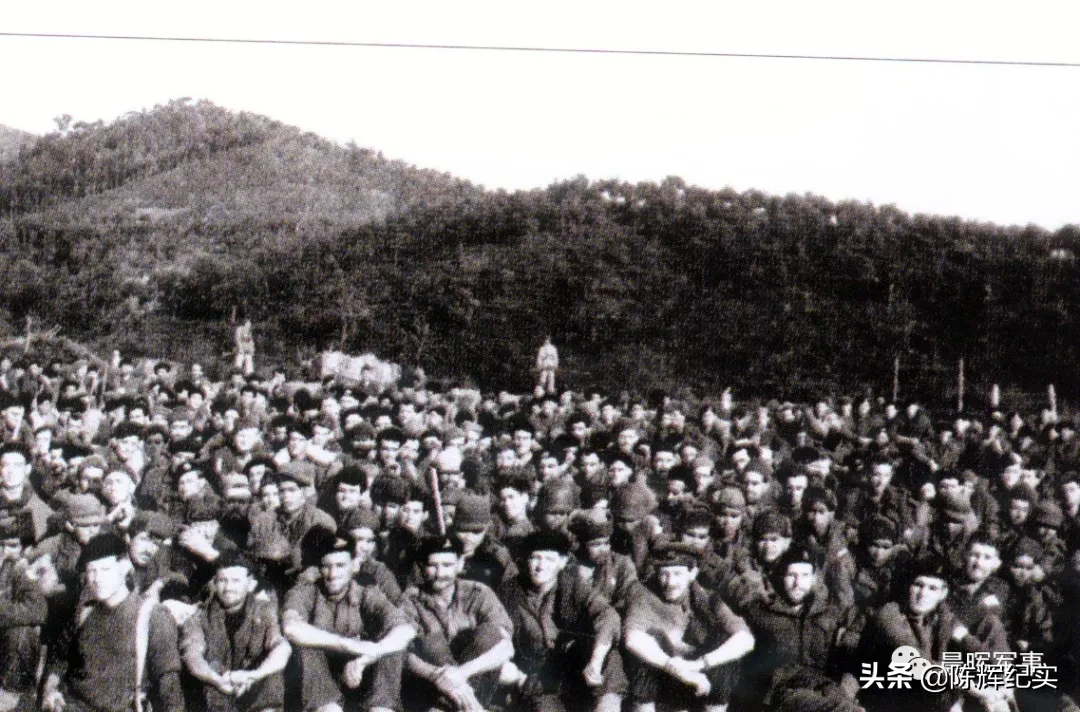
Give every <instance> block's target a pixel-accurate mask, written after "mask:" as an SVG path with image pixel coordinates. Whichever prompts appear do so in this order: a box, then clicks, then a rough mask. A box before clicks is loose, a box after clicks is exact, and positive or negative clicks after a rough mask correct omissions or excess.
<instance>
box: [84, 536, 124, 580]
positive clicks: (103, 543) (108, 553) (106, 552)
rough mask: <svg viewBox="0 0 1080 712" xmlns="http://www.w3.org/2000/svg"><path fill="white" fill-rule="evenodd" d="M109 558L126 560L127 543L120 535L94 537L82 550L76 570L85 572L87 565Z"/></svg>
mask: <svg viewBox="0 0 1080 712" xmlns="http://www.w3.org/2000/svg"><path fill="white" fill-rule="evenodd" d="M109 557H114V558H117V559H123V558H126V557H127V543H126V542H125V541H124V539H123V537H121V536H120V535H119V534H113V533H111V532H109V533H105V534H97V535H95V536H93V537H92V538H91V539H90V541H88V542H86V546H84V547H83V548H82V551H81V552H80V553H79V560H78V562H77V563H76V569H77V570H79V571H85V570H86V566H87V564H89V563H91V562H93V561H97V560H98V559H106V558H109Z"/></svg>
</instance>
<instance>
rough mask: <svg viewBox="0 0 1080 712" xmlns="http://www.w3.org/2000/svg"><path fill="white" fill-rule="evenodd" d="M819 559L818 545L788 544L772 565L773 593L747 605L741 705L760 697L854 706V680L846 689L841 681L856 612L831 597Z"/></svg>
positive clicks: (787, 704) (780, 702)
mask: <svg viewBox="0 0 1080 712" xmlns="http://www.w3.org/2000/svg"><path fill="white" fill-rule="evenodd" d="M822 558H823V555H822V552H821V551H820V550H818V549H816V548H811V547H807V546H800V545H796V546H792V547H791V548H790V549H788V550H787V551H786V552H784V555H783V556H782V557H781V559H780V560H779V561H778V562H777V563H776V565H775V567H773V570H772V576H773V586H772V593H770V594H769V595H768V596H767V597H765V598H764V599H760V600H757V601H754V602H753V603H751V604H750V606H749V607H748V608H747V610H746V622H747V624H748V625H749V626H750V630H751V631H753V634H754V640H755V641H756V644H755V646H754V652H753V653H752V654H751V655H750V656H749V657H747V659H746V665H745V666H744V668H743V679H742V681H741V682H740V685H739V689H740V692H739V694H738V695H737V697H738V698H739V700H740V707H742V706H743V705H746V704H747V703H748V702H750V701H751V700H753V699H761V698H762V696H764V700H765V702H766V704H772V705H775V706H776V707H778V708H780V709H785V708H792V709H802V708H804V707H803V704H806V705H807V706H806V707H805V708H806V709H828V710H854V708H855V705H854V703H853V701H852V700H851V694H852V693H851V690H852V687H851V683H852V682H853V680H849V681H848V691H847V692H845V691H844V690H843V689H842V688H841V687H840V683H841V681H842V680H843V675H844V673H845V672H847V666H848V656H849V655H850V652H851V648H852V647H854V643H855V641H854V640H850V639H849V638H848V637H846V636H845V631H846V630H848V629H849V628H850V627H851V625H852V623H853V620H854V616H855V611H854V610H853V609H850V608H849V609H847V611H845V609H843V608H841V607H840V606H838V605H837V604H836V603H834V602H832V601H831V600H830V597H829V594H828V592H827V591H826V590H825V587H824V586H823V585H822V583H821V581H820V579H821V571H822ZM813 702H816V703H818V704H819V705H820V707H818V706H817V705H811V704H810V703H813Z"/></svg>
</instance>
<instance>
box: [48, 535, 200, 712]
mask: <svg viewBox="0 0 1080 712" xmlns="http://www.w3.org/2000/svg"><path fill="white" fill-rule="evenodd" d="M126 559H127V546H126V544H125V543H124V540H123V539H122V538H120V537H119V536H117V535H115V534H99V535H98V536H95V537H94V538H93V539H91V540H90V541H89V542H87V544H86V546H85V547H84V548H83V550H82V553H81V555H80V557H79V562H78V569H79V572H80V574H81V575H82V576H83V578H84V580H85V582H86V593H87V598H88V600H89V604H88V605H87V606H86V607H85V608H83V609H82V610H81V611H80V613H79V616H78V619H77V621H73V625H74V627H75V630H74V634H73V643H72V645H71V646H70V650H69V653H68V655H67V657H66V659H65V660H62V661H57V663H58V664H57V667H56V668H55V669H54V671H53V672H51V673H50V674H49V676H48V679H47V680H46V682H45V685H44V690H43V694H42V709H44V710H46V711H47V712H61V711H63V710H67V711H68V712H84V711H85V712H131V710H133V709H136V710H138V709H144V708H145V705H144V702H143V700H142V698H143V695H144V693H145V692H148V698H149V701H150V704H151V706H152V708H153V709H154V710H155V711H158V712H182V710H183V709H184V699H183V694H182V693H181V690H180V668H181V665H180V655H179V652H178V648H177V631H176V623H175V622H174V621H173V619H172V617H171V616H170V615H169V613H168V611H167V610H165V609H164V608H162V607H160V606H159V605H157V604H155V603H154V602H153V601H152V600H144V599H142V598H140V597H139V596H138V595H136V594H133V593H132V592H131V591H130V590H128V587H127V572H128V565H127V562H126ZM50 653H52V650H50Z"/></svg>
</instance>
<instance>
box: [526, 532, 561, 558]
mask: <svg viewBox="0 0 1080 712" xmlns="http://www.w3.org/2000/svg"><path fill="white" fill-rule="evenodd" d="M535 551H554V552H556V553H559V554H563V555H566V554H569V553H570V537H568V536H567V535H566V534H564V533H563V532H561V531H549V532H546V531H535V532H533V533H531V534H529V535H528V536H526V537H525V538H524V539H523V540H522V542H521V552H522V553H523V554H524V555H525V556H528V555H530V554H532V553H533V552H535Z"/></svg>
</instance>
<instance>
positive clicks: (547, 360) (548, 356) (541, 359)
mask: <svg viewBox="0 0 1080 712" xmlns="http://www.w3.org/2000/svg"><path fill="white" fill-rule="evenodd" d="M558 368H559V350H558V349H556V348H555V344H553V343H551V337H550V336H548V337H547V338H545V339H544V345H543V346H541V347H540V350H539V351H537V352H536V371H537V373H538V374H539V376H538V378H537V382H536V389H537V390H538V391H543V392H545V393H547V394H549V395H553V394H554V393H555V371H557V370H558Z"/></svg>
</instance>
